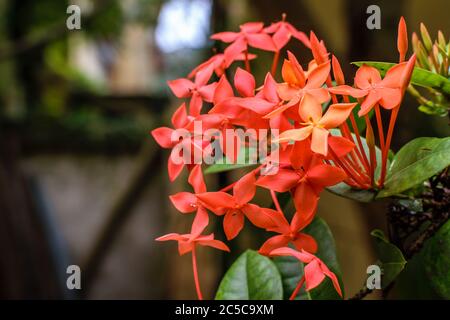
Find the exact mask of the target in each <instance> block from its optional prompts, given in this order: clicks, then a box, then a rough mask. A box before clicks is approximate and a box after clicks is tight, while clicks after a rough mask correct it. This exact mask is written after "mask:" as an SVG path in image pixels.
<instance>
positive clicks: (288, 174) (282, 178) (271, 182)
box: [256, 169, 300, 192]
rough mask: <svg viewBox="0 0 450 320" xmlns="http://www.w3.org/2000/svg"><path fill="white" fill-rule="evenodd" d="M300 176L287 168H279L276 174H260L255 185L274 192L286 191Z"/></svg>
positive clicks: (293, 185)
mask: <svg viewBox="0 0 450 320" xmlns="http://www.w3.org/2000/svg"><path fill="white" fill-rule="evenodd" d="M299 179H300V177H299V175H298V174H297V173H295V172H294V171H292V170H288V169H279V170H278V172H277V174H274V175H267V176H260V177H259V178H258V180H257V181H256V185H258V186H260V187H263V188H267V189H269V190H273V191H276V192H286V191H289V190H291V189H292V188H293V187H295V186H296V185H297V183H298V181H299Z"/></svg>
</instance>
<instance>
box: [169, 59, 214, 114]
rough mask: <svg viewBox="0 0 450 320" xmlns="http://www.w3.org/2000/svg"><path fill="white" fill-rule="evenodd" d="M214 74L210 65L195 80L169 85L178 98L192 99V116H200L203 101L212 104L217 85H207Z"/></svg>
mask: <svg viewBox="0 0 450 320" xmlns="http://www.w3.org/2000/svg"><path fill="white" fill-rule="evenodd" d="M213 72H214V65H212V64H211V65H210V66H208V67H206V68H204V69H202V70H201V71H199V72H197V73H196V74H195V80H194V82H192V81H191V80H189V79H184V78H181V79H176V80H172V81H169V82H168V85H169V87H170V89H171V90H172V92H173V93H174V94H175V96H177V98H191V102H190V104H189V110H190V114H191V115H192V116H194V117H195V116H198V115H199V114H200V112H201V111H202V106H203V101H206V102H212V99H213V97H214V91H215V88H216V86H217V83H216V82H214V83H211V84H207V83H208V81H209V79H210V78H211V75H212V73H213Z"/></svg>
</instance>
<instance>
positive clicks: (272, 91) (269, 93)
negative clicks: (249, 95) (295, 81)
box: [262, 73, 280, 103]
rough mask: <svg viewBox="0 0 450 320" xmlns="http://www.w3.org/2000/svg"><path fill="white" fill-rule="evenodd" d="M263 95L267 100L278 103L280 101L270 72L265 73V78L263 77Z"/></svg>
mask: <svg viewBox="0 0 450 320" xmlns="http://www.w3.org/2000/svg"><path fill="white" fill-rule="evenodd" d="M262 92H263V95H264V98H265V99H266V100H267V101H270V102H273V103H278V102H280V98H278V93H277V83H276V82H275V80H274V79H273V77H272V75H271V74H270V73H267V74H266V78H265V79H264V87H263V90H262Z"/></svg>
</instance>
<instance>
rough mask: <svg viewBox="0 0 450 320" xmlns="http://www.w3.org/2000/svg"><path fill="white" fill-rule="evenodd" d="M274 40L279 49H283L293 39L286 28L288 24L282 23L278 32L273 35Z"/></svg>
mask: <svg viewBox="0 0 450 320" xmlns="http://www.w3.org/2000/svg"><path fill="white" fill-rule="evenodd" d="M272 39H273V42H274V43H275V46H276V48H277V50H280V49H282V48H283V47H284V46H285V45H286V44H287V43H288V42H289V40H290V39H291V33H290V31H289V30H288V29H287V28H286V26H284V25H282V26H281V27H280V28H279V29H278V31H277V32H275V34H274V35H273V36H272Z"/></svg>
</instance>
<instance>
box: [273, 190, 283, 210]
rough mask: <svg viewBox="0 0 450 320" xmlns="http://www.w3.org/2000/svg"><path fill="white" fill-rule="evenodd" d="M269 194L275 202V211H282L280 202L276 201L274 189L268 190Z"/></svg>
mask: <svg viewBox="0 0 450 320" xmlns="http://www.w3.org/2000/svg"><path fill="white" fill-rule="evenodd" d="M270 195H271V196H272V200H273V203H274V204H275V208H276V209H277V211H278V212H280V213H283V210H281V207H280V203H279V202H278V199H277V195H276V193H275V191H273V190H270Z"/></svg>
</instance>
